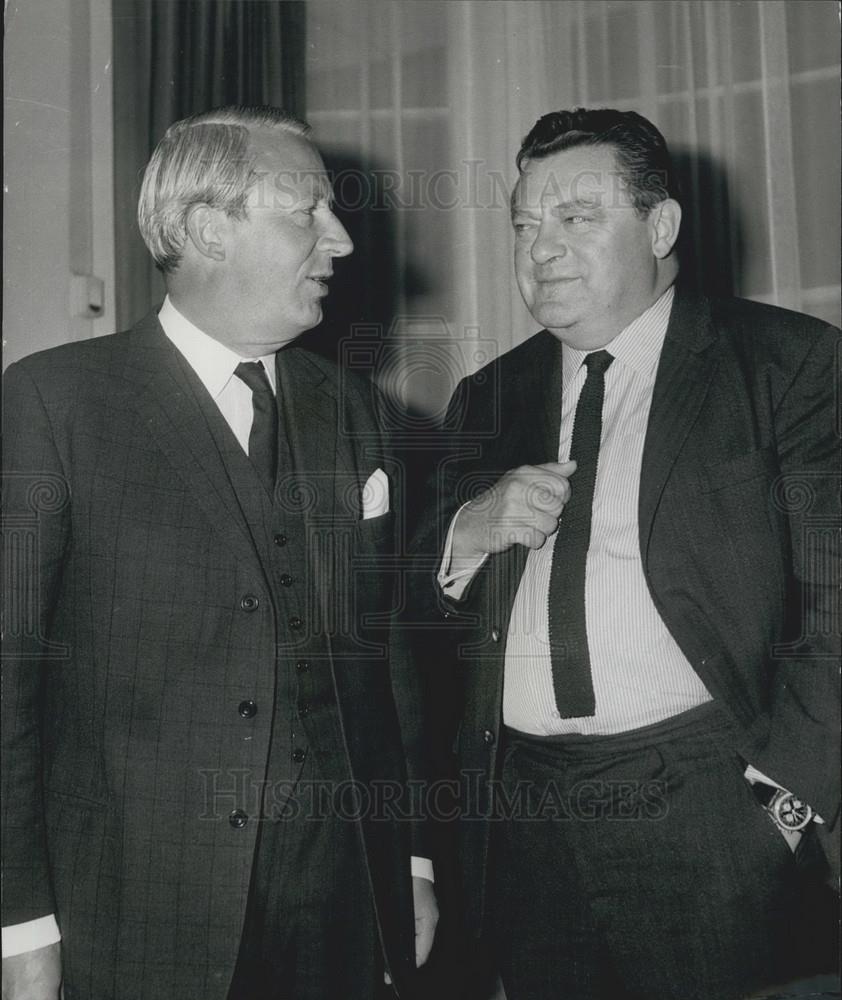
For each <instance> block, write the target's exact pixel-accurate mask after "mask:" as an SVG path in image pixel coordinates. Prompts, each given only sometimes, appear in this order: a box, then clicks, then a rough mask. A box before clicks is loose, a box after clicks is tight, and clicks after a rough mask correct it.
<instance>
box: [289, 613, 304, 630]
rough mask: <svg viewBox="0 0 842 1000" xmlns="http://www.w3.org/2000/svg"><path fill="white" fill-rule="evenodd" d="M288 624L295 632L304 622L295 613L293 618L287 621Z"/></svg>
mask: <svg viewBox="0 0 842 1000" xmlns="http://www.w3.org/2000/svg"><path fill="white" fill-rule="evenodd" d="M287 624H288V625H289V627H290V628H291V629H292V630H293V632H297V631H298V630H299V629H300V628H301V626H302V625H303V624H304V622H303V621H302V620H301V619H300V618H299V617H298V615H293V616H292V618H290V620H289V621H288V622H287Z"/></svg>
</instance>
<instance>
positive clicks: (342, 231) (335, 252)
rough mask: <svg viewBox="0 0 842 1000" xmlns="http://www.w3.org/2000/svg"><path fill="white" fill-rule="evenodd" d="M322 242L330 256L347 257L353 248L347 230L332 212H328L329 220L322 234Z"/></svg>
mask: <svg viewBox="0 0 842 1000" xmlns="http://www.w3.org/2000/svg"><path fill="white" fill-rule="evenodd" d="M322 242H323V244H324V247H325V249H326V250H327V252H328V253H329V254H330V255H331V257H347V256H348V254H349V253H352V252H353V249H354V243H353V240H352V239H351V237H350V236H349V235H348V230H347V229H346V228H345V227H344V226H343V225H342V223H341V222H340V221H339V219H338V218H337V217H336V216H335V215H334V213H333V212H331V213H330V220H329V222H328V223H327V227H326V229H325V232H324V234H323V235H322Z"/></svg>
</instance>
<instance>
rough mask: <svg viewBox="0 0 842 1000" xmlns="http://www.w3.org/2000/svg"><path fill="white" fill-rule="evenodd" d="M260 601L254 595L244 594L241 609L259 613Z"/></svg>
mask: <svg viewBox="0 0 842 1000" xmlns="http://www.w3.org/2000/svg"><path fill="white" fill-rule="evenodd" d="M259 604H260V601H259V600H258V599H257V598H256V597H255V596H254V594H244V595H243V597H242V598H241V600H240V607H241V608H242V609H243V611H257V606H258V605H259Z"/></svg>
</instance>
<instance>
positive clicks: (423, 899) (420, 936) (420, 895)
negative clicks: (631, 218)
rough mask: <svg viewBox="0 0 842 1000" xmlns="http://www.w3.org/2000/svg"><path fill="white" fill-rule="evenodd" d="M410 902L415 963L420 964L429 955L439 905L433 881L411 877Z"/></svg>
mask: <svg viewBox="0 0 842 1000" xmlns="http://www.w3.org/2000/svg"><path fill="white" fill-rule="evenodd" d="M412 903H413V906H414V909H415V965H416V966H422V965H423V964H424V963H425V962H426V961H427V959H428V958H429V957H430V951H431V950H432V947H433V939H434V938H435V936H436V924H438V922H439V906H438V903H437V902H436V893H435V890H434V889H433V883H432V882H431V881H430V880H429V879H428V878H418V877H417V876H413V878H412Z"/></svg>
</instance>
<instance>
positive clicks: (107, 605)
mask: <svg viewBox="0 0 842 1000" xmlns="http://www.w3.org/2000/svg"><path fill="white" fill-rule="evenodd" d="M278 364H279V369H278V370H279V377H280V378H281V379H282V383H283V386H284V394H285V395H284V400H283V402H284V406H285V412H286V419H287V420H288V421H289V426H288V432H289V438H290V446H291V449H292V454H293V457H294V460H295V465H296V468H297V469H299V470H301V473H302V477H303V480H304V486H305V487H306V486H307V484H308V483H309V491H308V490H307V489H304V490H303V491H302V494H301V495H302V496H304V495H306V497H307V503H308V504H310V505H311V513H312V515H313V517H315V518H318V519H319V520H320V524H321V525H322V526H324V524H325V523H328V524H330V523H334V522H335V523H337V524H341V525H344V526H345V527H346V528H347V527H348V526H349V525H350V530H349V531H348V532H347V533H346V536H347V539H348V550H349V551H348V554H347V555H346V556H345V557H344V558H343V559H340V560H338V561H337V560H336V559H334V560H333V561H332V563H331V564H330V565H329V564H328V563H329V562H330V560H328V559H325V560H324V561H323V563H321V564H320V563H319V561H318V559H316V564H315V565H312V566H310V567H309V568H308V573H309V579H308V581H307V587H308V588H309V599H311V600H324V599H326V600H328V601H329V602H331V605H332V607H331V608H330V609H329V610H330V612H332V614H328V615H327V616H326V617H327V618H328V619H330V620H336V619H337V618H338V619H340V620H344V619H345V618H347V620H350V621H353V622H354V623H357V624H359V622H360V620H361V619H362V618H364V617H365V616H369V617H370V616H372V615H379V616H380V621H381V622H382V621H383V617H384V613H385V614H386V617H388V610H389V596H388V590H389V586H388V585H389V582H390V579H391V578H390V577H389V576H388V574H384V573H382V572H381V573H372V571H371V567H372V564H375V565H377V564H378V560H382V557H383V556H386V555H388V554H389V553H390V552H391V551H392V549H393V546H394V537H395V520H396V519H395V514H394V513H390V514H387V515H384V516H381V517H377V518H374V519H371V520H366V521H362V520H361V516H362V510H361V490H362V485H363V484H364V483H365V481H366V480H367V478H368V477H369V475H370V474H371V473H372V472H373V471H374V470H375V469H376V468H377V467H378V466H381V467H382V466H385V465H386V460H385V459H384V457H383V455H384V452H383V448H382V442H381V440H380V435H379V430H378V426H377V422H376V419H375V414H374V408H373V406H372V387H371V385H370V384H368V383H367V382H363V380H361V379H358V378H357V377H355V376H353V375H352V374H350V373H347V372H344V373H342V376H341V377H340V373H339V371H338V369H336V368H335V366H333V365H332V364H331V363H329V362H327V361H325V360H322V359H319V358H317V357H316V356H314V355H311V354H308V353H307V352H305V351H303V350H302V349H300V348H297V347H295V346H292V347H290V348H288V349H286V350H285V351H283V352H281V355H280V356H279V362H278ZM5 403H6V418H5V432H6V447H5V459H6V461H5V467H6V470H7V471H6V473H5V475H4V479H5V483H4V485H5V487H6V503H5V514H4V517H5V522H6V523H5V527H6V536H7V553H8V555H7V559H8V562H7V565H8V566H9V573H8V575H7V580H10V583H11V585H10V586H9V587H8V597H9V603H8V617H7V641H6V645H5V648H4V674H3V732H2V737H3V753H4V760H3V855H4V886H3V889H4V892H3V923H4V924H10V923H18V922H22V921H26V920H30V919H33V918H36V917H40V916H43V915H45V914H49V913H51V912H55V913H57V914H58V919H59V923H60V925H61V926H63V927H64V928H65V931H67V929H68V928H70V933H69V934H66V935H65V941H64V945H63V948H64V951H65V966H66V968H67V969H69V970H71V972H70V975H71V979H72V982H71V985H72V986H74V987H75V988H76V990H78V992H79V995H81V996H91V995H92V992H91V991H90V988H89V986H88V985H86V984H89V983H90V982H91V981H92V980H91V978H90V977H91V974H92V970H95V973H96V978H97V981H99V982H113V984H114V995H118V996H136V995H140V994H139V993H138V992H137V984H138V983H141V982H142V983H143V984H144V991H143V995H144V996H149V997H152V996H171V995H178V996H182V997H203V998H205V1000H212V998H214V997H216V998H220V1000H222V998H224V997H225V995H226V991H227V987H228V982H229V980H230V976H231V974H232V972H233V969H234V963H235V960H236V956H237V950H238V945H239V939H240V932H241V928H242V923H243V916H244V908H245V903H246V896H247V891H248V885H249V877H250V873H251V866H252V859H253V855H254V849H255V837H256V833H257V828H258V823H257V822H255V821H251V820H253V819H255V816H256V813H257V812H259V809H260V788H261V784H260V783H261V780H262V779H263V777H264V776H265V774H266V766H267V754H268V749H269V740H270V728H271V724H272V711H271V706H272V705H273V703H274V702H273V699H274V685H275V662H276V661H275V655H276V641H278V639H279V633H280V631H281V630H280V628H279V622H278V621H277V613H276V609H275V608H274V607H273V602H272V599H271V587H270V586H269V585H268V582H267V579H266V577H265V574H264V569H263V566H262V564H261V561H260V559H259V558H258V554H257V551H256V549H255V543H254V542H253V541H252V537H251V535H250V533H249V530H248V527H247V525H246V523H245V521H244V518H243V513H242V510H241V509H240V506H239V505H238V502H237V498H236V494H235V492H234V490H233V489H232V485H231V481H230V479H229V476H228V474H227V472H226V468H225V466H224V464H223V462H222V459H221V456H220V451H219V448H218V447H217V444H215V441H214V436H213V434H212V433H211V431H210V429H209V426H208V416H207V407H208V406H209V405H210V406H212V404H211V403H210V397H209V396H208V395H207V393H206V391H205V390H204V388H203V386H202V385H201V383H200V381H199V380H198V378H197V377H196V375H195V373H193V371H192V369H190V367H189V365H187V363H186V362H185V361H184V359H183V358H182V356H181V355H180V354H179V352H178V351H177V350H176V349H175V347H174V346H173V345H172V344H171V343H170V341H169V340H167V339H166V337H165V336H164V334H163V331H162V330H161V328H160V326H159V325H158V323H157V320H156V319H155V317H151V318H149V319H147V320H146V321H144V323H142V324H140V325H139V326H138V327H137V328H135V329H133V330H132V331H130V332H128V333H123V334H118V335H116V336H112V337H103V338H98V339H95V340H91V341H87V342H84V343H79V344H73V345H67V346H64V347H60V348H56V349H54V350H50V351H47V352H44V353H41V354H36V355H33V356H31V357H29V358H27V359H25V360H23V361H21V362H20V363H18V364H16V365H13V366H11V368H10V369H9V371H8V372H7V376H6V384H5ZM217 416H218V414H217ZM225 430H227V428H226V429H225ZM232 440H233V437H232ZM388 471H391V470H388ZM355 561H358V562H361V563H362V564H364V568H365V570H366V571H365V572H363V573H362V574H361V575H359V576H358V577H356V578H354V579H352V572H351V570H352V568H353V564H354V563H355ZM318 595H322V597H321V598H320V597H319V596H318ZM244 598H245V600H244ZM254 598H257V602H255V601H254V600H253V599H254ZM326 610H327V609H326ZM384 635H385V633H384V631H383V630H382V629H381V631H380V632H379V635H378V636H376V637H375V638H379V639H380V640H383V639H384ZM359 636H360V633H359V632H358V631H356V630H355V629H351V631H350V632H348V633H346V634H342V633H340V632H336V633H335V634H333V635H327V634H315V635H312V636H310V648H309V649H308V655H310V656H314V657H317V658H318V657H321V658H322V661H324V660H325V659H327V661H328V662H329V664H330V668H331V670H332V681H333V691H334V696H335V700H336V705H337V706H338V715H339V723H340V726H339V727H336V726H334V730H335V731H338V730H339V729H340V728H341V732H342V741H341V745H340V746H339V747H336V746H335V744H336V741H335V740H334V741H333V744H334V749H333V750H332V749H331V746H330V745H327V746H326V747H325V748H324V752H322V753H321V754H320V767H321V769H322V773H323V774H324V775H325V777H326V778H327V779H328V780H331V781H336V782H339V781H348V780H351V779H352V780H356V781H359V782H362V783H364V784H366V785H368V786H371V784H372V782H403V781H404V780H405V776H406V766H405V761H404V752H403V749H402V746H401V729H400V726H401V724H403V726H404V736H405V738H406V740H407V744H408V745H411V744H412V742H413V740H414V739H415V738H416V737H417V727H418V720H417V718H415V716H414V715H413V712H412V708H411V701H412V695H411V692H410V690H409V689H408V688H407V687H406V686H405V685H403V684H402V683H396V684H395V689H396V691H395V692H394V693H393V685H392V677H391V675H390V667H389V663H388V659H387V658H386V657H385V656H384V655H382V653H377V652H372V648H373V647H367V651H366V650H363V651H362V652H361V651H360V643H359V641H358V639H359ZM367 636H368V638H371V635H370V633H367ZM395 694H396V695H397V696H398V700H399V701H400V702H401V704H402V706H404V707H407V711H406V712H405V713H404V716H403V718H402V719H401V720H400V721H399V716H398V713H397V712H396V705H395ZM244 698H250V699H253V700H254V701H255V702H256V703H257V704H258V705H259V706H260V707H261V709H262V710H261V711H258V713H257V715H256V716H255V717H254V718H253V719H251V720H249V726H250V729H249V733H250V736H249V738H244V734H245V730H244V725H245V722H244V719H243V718H242V717H241V716H240V714H239V712H238V705H239V703H240V702H241V701H242V700H243V699H244ZM301 724H302V725H303V727H304V730H305V732H306V734H307V737H308V740H309V742H310V744H311V745H316V746H318V745H319V742H320V740H322V742H324V741H323V739H322V738H323V736H324V734H323V733H321V732H320V731H319V729H318V723H317V722H316V721H315V720H314V719H312V718H304V719H302V720H301ZM413 733H416V736H413ZM328 743H330V741H328ZM234 806H237V807H240V808H242V809H243V811H244V812H246V813H247V814H248V815H249V816H250V817H251V820H250V821H248V822H247V823H246V824H245V826H243V827H242V828H239V829H238V828H234V827H233V826H232V824H231V823H229V812H230V811H231V810H232V808H233V807H234ZM361 832H362V838H363V842H364V847H365V854H366V860H367V866H368V872H369V876H370V881H371V884H372V887H373V890H374V896H375V900H376V906H377V916H378V923H379V929H380V933H381V938H382V941H383V943H384V947H385V950H386V953H387V956H388V961H389V964H390V966H391V969H392V974H393V978H394V980H395V982H396V985H397V986H398V987H401V986H402V984H403V983H404V982H405V981H406V979H407V975H408V973H409V970H410V969H414V944H413V915H412V898H411V884H410V874H409V858H410V854H411V851H412V845H411V843H410V835H409V828H408V827H407V825H406V824H400V823H397V822H394V821H391V822H389V821H386V822H384V821H383V819H382V817H381V818H380V821H378V820H377V818H376V817H374V818H372V817H371V816H367V817H366V818H364V819H363V821H362V823H361ZM415 847H416V851H417V852H420V851H421V850H422V849H421V848H420V847H419V846H418V845H415ZM74 928H76V929H77V933H74ZM83 928H84V932H83V931H82V929H83ZM361 960H362V959H361ZM74 995H75V994H74ZM97 995H99V994H97Z"/></svg>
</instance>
